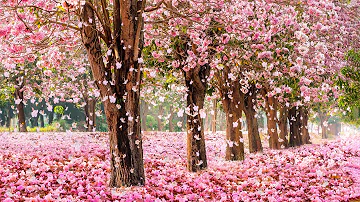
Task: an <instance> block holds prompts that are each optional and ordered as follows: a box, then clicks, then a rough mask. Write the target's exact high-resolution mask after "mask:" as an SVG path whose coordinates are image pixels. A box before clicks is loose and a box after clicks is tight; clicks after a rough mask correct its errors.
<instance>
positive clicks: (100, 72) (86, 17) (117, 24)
mask: <svg viewBox="0 0 360 202" xmlns="http://www.w3.org/2000/svg"><path fill="white" fill-rule="evenodd" d="M105 3H106V2H105ZM92 7H93V6H92V3H91V1H86V3H85V4H84V5H83V9H82V14H81V18H82V22H85V23H84V24H83V26H82V27H81V36H82V42H83V44H84V46H85V49H86V51H87V55H88V59H89V62H90V66H91V70H92V73H93V76H94V79H95V82H96V85H97V87H98V88H99V90H100V94H101V97H102V99H103V102H104V111H105V114H106V119H107V123H108V127H109V136H110V138H109V139H110V166H111V175H110V186H111V187H121V186H131V185H144V184H145V174H144V165H143V150H142V137H141V125H140V122H141V121H140V105H139V103H140V81H141V68H140V65H139V64H138V62H137V61H138V57H140V54H141V50H142V45H141V44H142V41H141V40H142V34H140V33H142V31H141V30H142V29H143V23H142V21H141V20H142V15H141V14H142V12H141V11H140V10H142V9H143V7H144V2H143V1H135V0H131V1H122V2H121V4H120V1H119V0H114V2H113V7H114V13H113V18H114V19H113V23H114V24H113V27H114V30H113V32H114V34H113V37H114V39H113V40H112V39H111V37H112V36H111V33H110V32H111V30H110V26H111V24H110V19H108V17H109V15H107V14H108V13H106V9H105V8H104V11H105V15H106V16H107V18H105V19H104V20H105V21H106V23H107V24H106V27H104V29H105V30H104V33H105V37H107V38H106V39H107V41H106V40H105V43H107V45H108V47H107V48H106V49H105V50H108V49H110V48H111V49H110V50H112V52H111V54H110V55H109V54H108V55H107V56H108V57H107V60H108V61H107V63H106V65H105V63H104V61H103V55H102V54H103V53H102V48H101V45H100V40H99V33H98V31H97V29H96V28H97V27H96V22H97V20H94V19H95V13H94V10H92ZM90 19H91V20H90ZM107 26H108V27H107ZM139 34H140V35H139ZM139 40H140V41H139ZM105 52H106V51H105ZM120 62H121V64H122V67H121V68H116V69H113V71H112V70H111V67H116V63H120ZM104 81H107V82H104ZM110 81H111V82H114V85H112V83H111V82H110Z"/></svg>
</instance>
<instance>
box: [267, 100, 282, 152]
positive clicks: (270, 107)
mask: <svg viewBox="0 0 360 202" xmlns="http://www.w3.org/2000/svg"><path fill="white" fill-rule="evenodd" d="M276 107H277V103H276V98H275V97H267V98H266V116H267V128H268V130H267V133H268V136H269V147H270V149H280V144H279V136H278V133H277V125H276V124H277V115H276V109H277V108H276Z"/></svg>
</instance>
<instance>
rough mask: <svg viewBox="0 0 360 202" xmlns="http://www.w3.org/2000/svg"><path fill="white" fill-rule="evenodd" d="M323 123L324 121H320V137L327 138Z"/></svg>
mask: <svg viewBox="0 0 360 202" xmlns="http://www.w3.org/2000/svg"><path fill="white" fill-rule="evenodd" d="M323 124H324V122H322V123H321V137H322V139H327V138H328V134H327V128H326V126H324V125H323Z"/></svg>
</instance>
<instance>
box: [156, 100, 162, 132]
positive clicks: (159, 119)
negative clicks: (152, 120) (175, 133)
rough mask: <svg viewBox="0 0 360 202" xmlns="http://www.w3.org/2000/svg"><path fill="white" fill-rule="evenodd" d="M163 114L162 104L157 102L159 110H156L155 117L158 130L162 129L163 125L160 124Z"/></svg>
mask: <svg viewBox="0 0 360 202" xmlns="http://www.w3.org/2000/svg"><path fill="white" fill-rule="evenodd" d="M163 114H164V107H163V105H162V104H159V110H158V114H157V116H156V119H157V125H158V131H162V130H163V125H162V120H161V119H162V116H163Z"/></svg>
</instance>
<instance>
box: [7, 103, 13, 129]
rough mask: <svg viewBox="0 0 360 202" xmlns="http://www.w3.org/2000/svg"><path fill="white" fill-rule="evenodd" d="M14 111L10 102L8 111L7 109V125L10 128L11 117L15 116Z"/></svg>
mask: <svg viewBox="0 0 360 202" xmlns="http://www.w3.org/2000/svg"><path fill="white" fill-rule="evenodd" d="M13 116H14V113H13V110H12V108H11V106H10V103H8V111H7V116H6V127H7V128H10V126H11V119H12V118H13Z"/></svg>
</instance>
